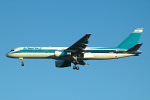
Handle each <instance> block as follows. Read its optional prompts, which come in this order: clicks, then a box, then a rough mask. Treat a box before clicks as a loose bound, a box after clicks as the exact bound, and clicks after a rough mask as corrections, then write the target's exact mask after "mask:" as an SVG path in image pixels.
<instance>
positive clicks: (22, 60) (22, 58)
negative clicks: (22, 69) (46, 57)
mask: <svg viewBox="0 0 150 100" xmlns="http://www.w3.org/2000/svg"><path fill="white" fill-rule="evenodd" d="M19 59H20V60H21V65H22V66H24V63H23V58H19Z"/></svg>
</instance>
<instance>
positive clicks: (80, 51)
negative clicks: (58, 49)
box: [66, 34, 91, 65]
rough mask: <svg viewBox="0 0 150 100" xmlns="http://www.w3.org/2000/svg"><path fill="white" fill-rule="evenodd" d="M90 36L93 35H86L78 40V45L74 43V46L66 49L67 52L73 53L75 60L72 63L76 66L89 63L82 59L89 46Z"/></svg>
mask: <svg viewBox="0 0 150 100" xmlns="http://www.w3.org/2000/svg"><path fill="white" fill-rule="evenodd" d="M90 35H91V34H86V35H85V36H83V37H82V38H81V39H80V40H78V41H77V42H76V43H74V44H73V45H72V46H70V47H69V48H67V49H66V51H67V52H71V56H72V57H73V59H74V60H73V61H72V62H73V63H74V64H75V65H76V64H80V65H87V63H85V62H84V61H83V59H82V58H83V57H84V50H85V48H86V46H87V45H88V39H89V37H90ZM78 58H81V59H78Z"/></svg>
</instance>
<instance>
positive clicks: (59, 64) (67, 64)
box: [55, 60, 71, 68]
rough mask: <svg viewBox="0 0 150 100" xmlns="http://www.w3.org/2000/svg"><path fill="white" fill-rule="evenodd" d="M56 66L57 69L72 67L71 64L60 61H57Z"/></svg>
mask: <svg viewBox="0 0 150 100" xmlns="http://www.w3.org/2000/svg"><path fill="white" fill-rule="evenodd" d="M55 65H56V67H60V68H63V67H69V66H71V62H70V61H64V60H58V61H55Z"/></svg>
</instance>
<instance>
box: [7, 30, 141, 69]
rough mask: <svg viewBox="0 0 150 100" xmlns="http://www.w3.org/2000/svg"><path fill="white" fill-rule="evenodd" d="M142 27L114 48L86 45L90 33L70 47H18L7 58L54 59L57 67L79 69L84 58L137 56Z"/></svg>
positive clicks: (102, 58) (83, 63)
mask: <svg viewBox="0 0 150 100" xmlns="http://www.w3.org/2000/svg"><path fill="white" fill-rule="evenodd" d="M142 32H143V28H137V29H135V30H134V31H133V32H132V33H131V34H130V35H129V36H128V37H127V38H126V39H125V40H124V41H123V42H122V43H121V44H120V45H118V46H117V47H114V48H106V47H87V45H88V42H89V40H88V39H89V37H90V35H91V34H86V35H85V36H83V37H82V38H81V39H79V40H78V41H77V42H76V43H74V44H73V45H71V46H70V47H18V48H15V49H13V50H11V51H10V52H9V53H7V54H6V56H7V57H9V58H19V59H20V60H21V65H22V66H24V62H23V59H27V58H31V59H55V60H57V61H55V65H56V67H58V68H64V67H70V66H71V63H73V64H74V66H73V69H77V70H79V67H78V66H77V65H88V64H87V63H85V62H84V60H107V59H118V58H123V57H128V56H138V55H139V54H141V53H142V51H139V50H138V49H139V48H140V47H141V45H142V44H143V43H138V41H139V38H140V36H141V33H142Z"/></svg>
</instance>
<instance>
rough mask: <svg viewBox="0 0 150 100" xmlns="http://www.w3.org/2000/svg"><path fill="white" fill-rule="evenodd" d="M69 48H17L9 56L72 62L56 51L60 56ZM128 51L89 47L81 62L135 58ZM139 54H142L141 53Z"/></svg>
mask: <svg viewBox="0 0 150 100" xmlns="http://www.w3.org/2000/svg"><path fill="white" fill-rule="evenodd" d="M66 49H67V47H19V48H15V49H14V50H12V51H11V52H9V53H8V54H7V57H10V58H40V59H42V58H45V59H57V60H72V59H71V58H70V57H68V56H58V55H56V51H59V52H60V54H61V53H62V52H63V51H64V50H66ZM125 51H126V50H118V49H115V48H101V47H87V48H86V49H85V51H84V57H83V58H79V59H81V60H90V59H91V60H92V59H93V60H104V59H116V58H122V57H127V56H134V55H136V54H135V53H133V54H132V53H125ZM138 53H141V52H140V51H139V52H138Z"/></svg>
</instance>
